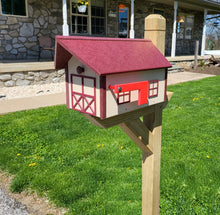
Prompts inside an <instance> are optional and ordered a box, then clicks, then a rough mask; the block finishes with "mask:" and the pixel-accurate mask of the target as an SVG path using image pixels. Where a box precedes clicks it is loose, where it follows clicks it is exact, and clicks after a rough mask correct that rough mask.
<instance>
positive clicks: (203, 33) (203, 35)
mask: <svg viewBox="0 0 220 215" xmlns="http://www.w3.org/2000/svg"><path fill="white" fill-rule="evenodd" d="M207 13H208V10H207V9H205V10H204V22H203V32H202V47H201V56H204V50H205V41H206V16H207Z"/></svg>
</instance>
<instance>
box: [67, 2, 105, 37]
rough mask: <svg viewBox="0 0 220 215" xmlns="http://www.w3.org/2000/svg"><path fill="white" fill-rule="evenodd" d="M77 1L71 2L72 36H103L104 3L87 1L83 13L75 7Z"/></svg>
mask: <svg viewBox="0 0 220 215" xmlns="http://www.w3.org/2000/svg"><path fill="white" fill-rule="evenodd" d="M77 1H78V0H72V1H71V32H72V34H87V35H91V34H92V35H103V36H104V35H105V1H103V0H89V5H88V6H87V9H86V12H85V13H80V12H79V11H78V9H77V7H76V3H77Z"/></svg>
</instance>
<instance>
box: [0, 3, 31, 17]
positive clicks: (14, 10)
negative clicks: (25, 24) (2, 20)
mask: <svg viewBox="0 0 220 215" xmlns="http://www.w3.org/2000/svg"><path fill="white" fill-rule="evenodd" d="M1 14H6V15H18V16H26V15H27V13H26V0H1Z"/></svg>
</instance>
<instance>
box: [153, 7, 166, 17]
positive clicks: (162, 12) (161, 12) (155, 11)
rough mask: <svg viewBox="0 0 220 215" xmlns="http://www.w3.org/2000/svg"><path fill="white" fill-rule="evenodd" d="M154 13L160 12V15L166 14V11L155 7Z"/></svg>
mask: <svg viewBox="0 0 220 215" xmlns="http://www.w3.org/2000/svg"><path fill="white" fill-rule="evenodd" d="M154 14H159V15H162V16H164V11H163V10H160V9H154Z"/></svg>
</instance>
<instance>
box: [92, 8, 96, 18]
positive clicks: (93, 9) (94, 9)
mask: <svg viewBox="0 0 220 215" xmlns="http://www.w3.org/2000/svg"><path fill="white" fill-rule="evenodd" d="M92 16H96V8H95V7H92Z"/></svg>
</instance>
